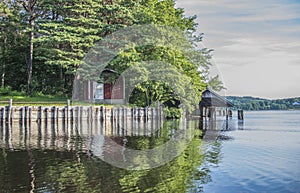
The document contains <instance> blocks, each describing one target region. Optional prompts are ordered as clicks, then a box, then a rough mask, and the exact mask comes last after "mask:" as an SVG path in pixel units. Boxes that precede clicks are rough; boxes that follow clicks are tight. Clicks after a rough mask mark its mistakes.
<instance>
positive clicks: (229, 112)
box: [228, 110, 232, 118]
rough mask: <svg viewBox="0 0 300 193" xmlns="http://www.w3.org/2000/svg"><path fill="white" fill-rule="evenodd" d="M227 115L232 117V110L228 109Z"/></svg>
mask: <svg viewBox="0 0 300 193" xmlns="http://www.w3.org/2000/svg"><path fill="white" fill-rule="evenodd" d="M228 116H229V117H230V118H232V110H229V111H228Z"/></svg>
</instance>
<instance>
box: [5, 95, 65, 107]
mask: <svg viewBox="0 0 300 193" xmlns="http://www.w3.org/2000/svg"><path fill="white" fill-rule="evenodd" d="M9 99H12V100H13V101H12V102H13V106H65V105H66V104H67V99H66V98H59V97H52V96H38V97H28V96H0V105H1V106H5V105H8V102H9Z"/></svg>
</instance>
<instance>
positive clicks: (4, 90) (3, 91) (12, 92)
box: [0, 86, 25, 96]
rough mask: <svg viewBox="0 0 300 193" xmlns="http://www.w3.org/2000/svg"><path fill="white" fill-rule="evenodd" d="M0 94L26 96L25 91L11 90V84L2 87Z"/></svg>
mask: <svg viewBox="0 0 300 193" xmlns="http://www.w3.org/2000/svg"><path fill="white" fill-rule="evenodd" d="M0 96H25V92H18V91H15V90H11V87H10V86H7V87H4V88H2V87H1V88H0Z"/></svg>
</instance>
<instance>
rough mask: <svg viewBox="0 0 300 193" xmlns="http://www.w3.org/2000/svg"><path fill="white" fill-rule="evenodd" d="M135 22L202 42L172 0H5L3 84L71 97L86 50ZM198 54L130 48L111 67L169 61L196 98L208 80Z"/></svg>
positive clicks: (0, 21) (204, 53) (1, 9)
mask: <svg viewBox="0 0 300 193" xmlns="http://www.w3.org/2000/svg"><path fill="white" fill-rule="evenodd" d="M136 24H158V25H165V26H171V27H176V28H178V29H180V30H182V32H187V33H189V34H190V37H191V38H190V41H191V43H193V44H196V43H197V41H201V38H202V37H201V35H195V27H196V25H197V24H196V23H195V17H186V16H185V15H184V10H183V9H181V8H176V7H175V0H163V1H161V0H147V1H144V0H142V1H129V0H89V1H86V0H73V1H69V0H21V1H16V0H3V1H1V3H0V29H1V30H0V64H1V66H0V72H1V85H2V87H3V88H4V87H6V86H9V87H10V88H12V90H17V91H23V92H26V93H27V94H30V95H32V94H33V93H36V92H39V93H43V94H50V95H60V96H67V97H70V96H71V94H72V88H73V80H74V76H75V74H76V70H77V69H78V66H80V64H81V62H82V60H83V58H84V57H85V55H86V53H87V52H88V51H89V50H90V48H92V47H93V46H94V45H95V43H96V42H97V41H99V40H101V39H103V37H105V36H107V35H108V34H111V33H113V32H115V31H117V30H119V29H122V28H125V27H128V26H133V25H136ZM196 51H197V52H199V54H200V55H198V56H201V57H197V58H193V60H187V58H184V56H182V54H181V53H179V52H178V50H168V49H167V48H164V47H152V48H151V47H139V48H133V49H131V50H125V51H124V52H123V53H121V54H120V56H119V57H118V58H116V59H115V60H114V62H112V64H111V66H113V67H115V69H122V68H123V67H124V66H125V67H126V66H128V64H131V63H133V62H137V61H141V60H147V59H152V60H153V59H156V60H163V61H166V62H169V63H171V64H172V65H174V66H176V67H179V68H181V69H183V70H184V71H185V72H186V74H187V75H188V76H189V77H190V78H192V80H194V84H195V85H196V88H197V89H198V90H197V92H199V93H198V96H200V95H201V91H202V90H203V89H204V88H205V84H204V83H203V80H205V81H207V82H208V80H209V77H207V74H208V73H207V72H208V70H209V66H210V63H209V59H210V50H208V49H203V48H201V49H200V48H197V49H196ZM171 61H172V62H171ZM120 65H124V66H123V67H122V66H120ZM116 66H117V67H116ZM214 82H216V81H214ZM155 84H156V83H155ZM153 87H155V85H149V84H148V83H145V86H144V87H141V89H138V90H137V91H136V93H140V94H138V95H137V96H134V97H136V98H137V100H135V101H138V99H140V98H141V96H142V94H144V95H145V88H153ZM162 87H163V85H160V89H161V88H162ZM152 91H153V90H152ZM141 93H142V94H141ZM148 99H149V98H148ZM148 103H149V102H148ZM142 105H145V104H142Z"/></svg>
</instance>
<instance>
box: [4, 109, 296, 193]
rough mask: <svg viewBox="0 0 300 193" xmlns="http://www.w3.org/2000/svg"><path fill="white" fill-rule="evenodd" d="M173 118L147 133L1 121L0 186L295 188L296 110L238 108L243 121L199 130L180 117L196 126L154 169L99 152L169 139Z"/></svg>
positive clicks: (63, 188)
mask: <svg viewBox="0 0 300 193" xmlns="http://www.w3.org/2000/svg"><path fill="white" fill-rule="evenodd" d="M34 124H35V123H34ZM180 125H182V124H181V123H180V122H179V121H169V122H165V123H164V125H163V127H162V128H161V129H158V130H155V132H152V135H149V134H147V133H145V132H143V131H142V130H141V131H139V132H137V133H136V132H135V133H134V132H128V133H126V132H125V133H124V132H117V133H118V134H113V132H109V134H107V133H105V132H104V130H107V128H103V126H101V125H96V126H95V125H94V126H91V125H90V124H88V125H84V126H81V127H80V126H79V125H74V126H72V129H69V130H68V129H66V128H64V127H65V126H59V127H57V128H55V127H54V126H51V127H50V126H43V127H42V128H39V127H35V125H31V126H30V127H29V126H28V127H25V128H24V126H21V125H20V126H19V125H18V124H17V125H13V127H12V128H10V127H9V126H7V125H2V126H1V127H0V137H1V138H0V192H30V191H33V192H105V193H107V192H175V193H176V192H207V193H211V192H218V193H219V192H221V193H223V192H225V193H226V192H228V193H229V192H241V193H242V192H293V193H297V192H300V163H299V162H300V111H261V112H245V121H244V123H243V124H241V123H238V122H237V120H235V119H232V120H231V121H230V124H229V126H230V128H231V130H230V131H221V132H219V131H207V132H206V134H205V136H203V135H202V134H201V131H200V130H199V123H198V122H197V121H189V122H186V124H185V127H186V128H196V130H195V132H194V133H193V135H194V138H193V139H192V141H191V142H190V143H189V145H188V147H187V148H186V149H185V150H184V151H183V152H182V154H181V155H180V156H178V157H176V158H175V159H174V160H173V161H171V162H169V163H167V164H165V165H163V166H160V167H158V168H153V169H149V170H136V171H129V170H125V169H120V168H117V167H113V166H111V165H110V164H108V163H106V162H104V161H102V159H100V158H101V156H106V154H108V153H110V154H111V153H112V152H110V149H111V148H110V147H109V144H108V143H106V141H107V139H110V140H111V139H112V140H114V141H115V142H116V143H118V144H120V145H123V147H124V149H123V150H122V151H119V152H113V155H114V158H115V159H117V160H123V159H124V151H126V148H132V149H140V150H142V149H151V148H155V147H157V146H159V145H161V144H163V143H165V142H166V141H168V140H172V139H173V138H174V135H176V133H177V132H180V130H181V129H180V127H181V126H180ZM222 126H224V125H223V123H222V121H221V122H219V124H218V129H222ZM140 127H142V126H140ZM143 128H146V126H144V127H143ZM9 129H12V130H13V132H12V133H9V132H7V131H8V130H9ZM35 130H38V131H40V132H36V131H35ZM53 131H56V132H54V134H53ZM125 139H126V140H125ZM125 141H126V143H125ZM99 144H100V145H99ZM95 146H96V147H98V148H93V147H95ZM131 161H136V162H140V161H144V162H146V161H145V160H144V159H143V158H142V157H136V158H134V159H133V158H132V160H131Z"/></svg>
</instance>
